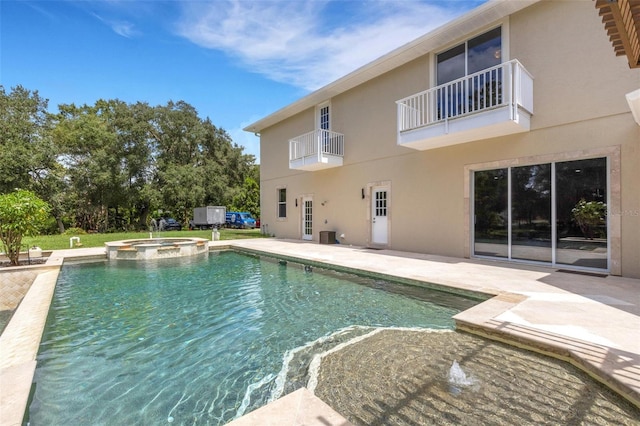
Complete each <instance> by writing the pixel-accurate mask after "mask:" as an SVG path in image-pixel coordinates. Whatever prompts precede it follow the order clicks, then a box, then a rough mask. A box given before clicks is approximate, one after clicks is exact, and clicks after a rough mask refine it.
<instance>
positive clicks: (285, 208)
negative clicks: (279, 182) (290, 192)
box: [276, 186, 288, 221]
mask: <svg viewBox="0 0 640 426" xmlns="http://www.w3.org/2000/svg"><path fill="white" fill-rule="evenodd" d="M282 190H284V201H280V191H282ZM282 205H284V216H280V208H281V206H282ZM287 213H288V212H287V187H286V186H279V187H277V188H276V219H277V220H279V221H284V220H287Z"/></svg>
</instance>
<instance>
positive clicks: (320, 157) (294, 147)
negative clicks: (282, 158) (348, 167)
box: [289, 129, 344, 171]
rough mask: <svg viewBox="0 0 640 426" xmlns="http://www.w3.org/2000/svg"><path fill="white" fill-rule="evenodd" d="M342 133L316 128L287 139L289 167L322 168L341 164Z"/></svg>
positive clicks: (342, 149) (311, 169) (342, 150)
mask: <svg viewBox="0 0 640 426" xmlns="http://www.w3.org/2000/svg"><path fill="white" fill-rule="evenodd" d="M342 157H344V135H343V134H341V133H336V132H332V131H330V130H323V129H317V130H314V131H312V132H309V133H305V134H304V135H301V136H297V137H295V138H293V139H290V140H289V168H290V169H293V170H306V171H314V170H323V169H330V168H332V167H340V166H342Z"/></svg>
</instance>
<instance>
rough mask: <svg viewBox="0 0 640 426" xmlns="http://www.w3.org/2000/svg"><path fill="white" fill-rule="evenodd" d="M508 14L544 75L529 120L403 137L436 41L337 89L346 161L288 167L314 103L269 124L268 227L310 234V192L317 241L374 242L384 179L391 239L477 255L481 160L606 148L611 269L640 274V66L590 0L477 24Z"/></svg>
mask: <svg viewBox="0 0 640 426" xmlns="http://www.w3.org/2000/svg"><path fill="white" fill-rule="evenodd" d="M568 16H569V17H570V19H567V17H568ZM498 24H502V25H503V39H506V43H505V44H503V49H504V48H505V47H506V48H508V52H504V54H505V55H506V56H507V57H508V59H517V60H519V61H520V62H521V63H522V64H523V65H524V67H525V68H526V69H527V70H528V71H529V72H530V73H531V74H532V75H533V77H534V114H533V116H532V119H531V130H530V131H529V132H526V133H519V134H515V135H509V136H503V137H498V138H492V139H486V140H480V141H473V142H469V143H465V144H459V145H454V146H450V147H445V148H438V149H432V150H427V151H416V150H413V149H410V148H406V147H402V146H398V145H397V143H396V140H397V112H396V104H395V101H397V100H398V99H401V98H404V97H405V96H409V95H411V94H414V93H417V92H420V91H422V90H425V89H427V88H429V87H431V83H432V80H433V78H432V74H433V68H434V67H433V64H432V62H433V54H434V53H437V52H431V53H430V54H427V55H424V56H423V57H421V58H418V59H416V60H414V61H412V62H409V63H407V64H405V65H403V66H401V67H398V68H396V69H394V70H392V71H390V72H387V73H386V74H383V75H382V76H379V77H377V78H375V79H372V80H369V81H368V82H367V83H364V84H361V85H359V86H357V87H355V88H353V89H351V90H349V91H347V92H344V93H342V94H340V95H337V96H335V97H333V98H331V100H330V101H331V129H332V130H333V131H337V132H340V133H343V134H344V135H345V139H344V140H345V155H344V164H343V166H341V167H337V168H332V169H327V170H321V171H315V172H302V171H297V170H290V169H289V163H288V159H289V157H288V150H289V147H288V140H289V139H290V138H292V137H295V136H298V135H301V134H303V133H306V132H309V131H311V130H313V129H315V128H316V123H315V121H316V119H315V110H314V108H310V109H308V110H306V111H304V112H303V113H300V114H296V115H294V116H292V117H290V118H288V119H286V120H283V121H281V122H280V123H278V124H276V125H273V126H271V127H268V128H266V129H264V130H263V131H262V132H261V153H260V156H261V213H262V224H263V225H266V226H267V229H268V232H269V233H271V234H274V235H275V236H277V237H282V238H293V239H299V238H301V233H302V230H301V229H302V207H301V197H303V196H311V197H312V198H313V202H314V206H313V212H314V217H313V224H314V229H313V239H314V240H315V241H318V240H319V232H320V231H325V230H327V231H335V232H336V234H337V235H338V236H340V235H341V234H344V238H340V239H339V240H340V243H341V244H353V245H358V246H371V245H372V242H371V202H372V200H371V189H372V188H374V187H375V186H376V185H383V184H384V185H387V186H388V187H389V189H390V191H389V197H390V199H389V216H388V222H389V233H388V237H389V239H388V244H387V245H386V247H388V248H392V249H396V250H403V251H411V252H420V253H432V254H439V255H445V256H455V257H469V256H470V241H471V236H470V234H471V227H472V224H471V222H472V221H471V216H470V207H469V206H470V196H469V191H470V184H469V181H470V176H471V173H472V172H473V171H474V170H481V169H488V168H492V167H495V166H504V165H527V164H537V163H538V162H544V161H566V160H573V159H582V158H594V157H601V156H607V157H608V158H609V165H610V168H611V174H610V182H609V190H610V193H611V204H610V206H609V207H610V212H611V214H610V218H609V220H610V249H611V260H612V263H611V272H612V273H614V274H621V275H623V276H629V277H640V184H639V183H640V152H639V151H640V127H638V125H637V124H636V123H635V122H634V120H633V118H632V115H631V112H630V111H629V108H628V106H627V104H626V101H625V98H624V95H625V93H628V92H630V91H632V90H635V89H637V88H638V86H640V71H639V70H630V69H629V68H628V66H627V63H626V61H625V60H624V58H616V57H615V55H614V53H613V51H612V50H611V47H610V44H609V41H608V39H607V36H606V33H605V32H604V31H603V30H602V26H601V22H600V19H599V17H598V14H597V11H596V10H595V9H594V8H593V5H592V4H591V2H540V3H536V4H534V5H533V6H531V7H528V8H526V9H523V10H522V11H520V12H518V13H515V14H514V15H512V16H510V17H508V19H505V20H501V21H500V22H495V23H487V25H483V26H482V27H478V32H482V31H483V30H486V29H489V28H492V27H495V26H496V25H498ZM472 35H474V34H468V35H465V36H464V37H461V38H460V40H461V41H462V40H464V39H466V38H468V36H472ZM447 47H449V46H442V48H443V49H445V48H447ZM278 188H286V189H287V217H286V218H285V219H278V218H277V189H278ZM363 192H364V194H365V197H364V198H362V193H363ZM296 199H297V203H298V205H297V207H296Z"/></svg>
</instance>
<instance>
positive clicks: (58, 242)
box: [22, 229, 266, 250]
mask: <svg viewBox="0 0 640 426" xmlns="http://www.w3.org/2000/svg"><path fill="white" fill-rule="evenodd" d="M73 236H74V235H40V236H37V237H25V238H23V239H22V245H23V247H24V249H25V250H26V248H27V247H33V246H38V247H40V248H41V249H42V250H60V249H68V248H69V239H70V238H71V237H73ZM77 236H78V237H80V243H81V244H82V247H103V246H104V243H105V242H107V241H118V240H130V239H139V238H149V233H148V232H119V233H113V234H82V235H77ZM153 237H154V238H156V237H170V238H180V237H200V238H206V239H208V240H210V239H211V231H210V230H209V231H167V232H155V233H154V234H153ZM265 237H266V236H265V235H262V234H261V233H260V230H259V229H221V230H220V239H221V240H234V239H240V238H265ZM74 246H75V244H74Z"/></svg>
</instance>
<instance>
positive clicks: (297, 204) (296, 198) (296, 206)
mask: <svg viewBox="0 0 640 426" xmlns="http://www.w3.org/2000/svg"><path fill="white" fill-rule="evenodd" d="M296 207H298V199H297V198H296Z"/></svg>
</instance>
